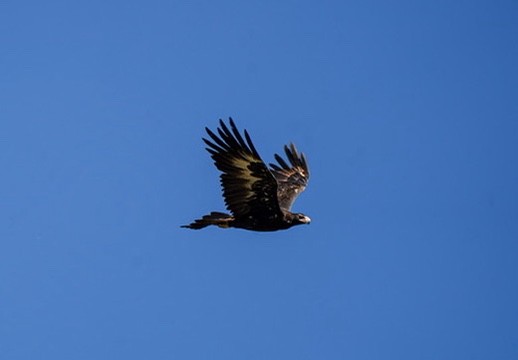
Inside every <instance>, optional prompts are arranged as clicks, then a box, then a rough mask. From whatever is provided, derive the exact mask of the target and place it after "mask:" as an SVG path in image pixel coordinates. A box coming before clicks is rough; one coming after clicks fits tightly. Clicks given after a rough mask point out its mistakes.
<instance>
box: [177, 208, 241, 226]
mask: <svg viewBox="0 0 518 360" xmlns="http://www.w3.org/2000/svg"><path fill="white" fill-rule="evenodd" d="M233 220H234V217H233V216H231V215H229V214H225V213H222V212H217V211H213V212H211V213H210V214H209V215H205V216H203V217H202V218H201V219H197V220H194V222H192V223H191V224H189V225H183V226H182V227H183V228H188V229H195V230H199V229H203V228H204V227H206V226H209V225H216V226H219V227H222V228H228V227H229V226H230V222H232V221H233Z"/></svg>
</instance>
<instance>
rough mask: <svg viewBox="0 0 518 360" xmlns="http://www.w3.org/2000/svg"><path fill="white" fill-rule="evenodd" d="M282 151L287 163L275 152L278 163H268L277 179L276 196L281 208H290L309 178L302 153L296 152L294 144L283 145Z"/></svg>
mask: <svg viewBox="0 0 518 360" xmlns="http://www.w3.org/2000/svg"><path fill="white" fill-rule="evenodd" d="M284 152H285V153H286V157H287V158H288V161H289V165H288V163H286V161H284V159H283V158H282V157H281V156H280V155H278V154H275V160H277V162H278V163H279V165H276V164H270V168H271V171H272V173H273V175H274V176H275V179H276V180H277V186H278V188H277V198H278V199H279V205H280V207H281V209H283V210H288V211H289V210H290V209H291V206H292V205H293V202H295V200H296V199H297V196H299V194H300V193H301V192H303V191H304V189H305V188H306V185H307V183H308V180H309V169H308V164H307V161H306V158H305V156H304V154H302V153H300V154H299V153H298V152H297V149H296V148H295V145H293V144H290V146H289V147H288V146H287V145H285V146H284Z"/></svg>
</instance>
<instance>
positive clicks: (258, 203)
mask: <svg viewBox="0 0 518 360" xmlns="http://www.w3.org/2000/svg"><path fill="white" fill-rule="evenodd" d="M229 123H230V129H229V128H228V127H227V125H226V124H225V123H224V122H223V121H222V120H220V122H219V125H220V127H219V128H218V129H217V133H218V135H219V136H218V135H216V134H215V133H214V132H212V131H211V130H209V129H208V128H206V131H207V134H208V135H209V137H210V140H208V139H205V138H204V139H203V141H204V142H205V144H206V145H207V151H208V152H209V153H210V155H211V157H212V159H213V160H214V164H215V165H216V167H217V168H218V170H220V171H221V172H222V174H221V176H220V180H221V185H222V188H223V197H224V199H225V204H226V206H227V208H228V210H229V211H230V212H232V214H233V215H234V216H235V217H236V218H238V217H250V216H252V217H254V218H256V219H266V218H270V217H271V216H273V215H276V214H280V213H281V210H280V207H279V202H278V199H277V181H276V179H275V177H274V175H273V174H272V172H271V171H270V170H269V169H268V167H267V166H266V164H265V163H264V162H263V160H262V159H261V157H260V156H259V154H258V153H257V150H256V149H255V147H254V145H253V143H252V140H251V138H250V136H249V135H248V133H247V132H246V130H245V132H244V134H245V138H244V139H243V137H242V136H241V134H240V133H239V131H238V129H237V127H236V125H235V124H234V121H233V120H232V118H230V121H229Z"/></svg>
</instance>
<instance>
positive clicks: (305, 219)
mask: <svg viewBox="0 0 518 360" xmlns="http://www.w3.org/2000/svg"><path fill="white" fill-rule="evenodd" d="M292 221H293V222H292V223H293V225H299V224H309V223H310V222H311V219H310V218H309V216H306V215H304V214H300V213H296V214H293V220H292Z"/></svg>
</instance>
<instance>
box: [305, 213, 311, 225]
mask: <svg viewBox="0 0 518 360" xmlns="http://www.w3.org/2000/svg"><path fill="white" fill-rule="evenodd" d="M310 222H311V218H310V217H309V216H305V215H304V224H309V223H310Z"/></svg>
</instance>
